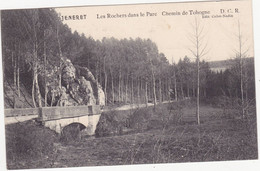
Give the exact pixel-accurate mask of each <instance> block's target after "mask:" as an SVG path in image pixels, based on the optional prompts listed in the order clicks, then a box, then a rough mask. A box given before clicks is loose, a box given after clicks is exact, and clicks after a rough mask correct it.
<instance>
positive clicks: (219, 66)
mask: <svg viewBox="0 0 260 171" xmlns="http://www.w3.org/2000/svg"><path fill="white" fill-rule="evenodd" d="M253 61H254V58H253V57H249V58H246V59H245V62H253ZM236 62H238V61H237V60H236V59H227V60H221V61H210V62H208V63H209V67H210V70H212V71H214V72H220V71H225V70H226V69H228V68H231V67H232V66H233V65H234V64H235V63H236Z"/></svg>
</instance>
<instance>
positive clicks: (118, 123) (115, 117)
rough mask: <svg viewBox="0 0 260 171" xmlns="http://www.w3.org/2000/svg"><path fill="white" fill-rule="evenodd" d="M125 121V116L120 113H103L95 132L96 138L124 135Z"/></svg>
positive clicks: (112, 111)
mask: <svg viewBox="0 0 260 171" xmlns="http://www.w3.org/2000/svg"><path fill="white" fill-rule="evenodd" d="M121 112H122V111H121ZM123 112H124V111H123ZM125 120H126V118H125V116H123V115H121V116H120V112H118V111H114V110H111V111H109V112H105V113H102V114H101V117H100V119H99V122H98V124H97V128H96V130H95V135H96V137H103V136H108V135H118V134H122V133H123V127H124V123H125Z"/></svg>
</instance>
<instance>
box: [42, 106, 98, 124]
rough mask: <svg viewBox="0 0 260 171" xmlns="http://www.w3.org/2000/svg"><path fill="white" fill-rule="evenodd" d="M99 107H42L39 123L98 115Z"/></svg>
mask: <svg viewBox="0 0 260 171" xmlns="http://www.w3.org/2000/svg"><path fill="white" fill-rule="evenodd" d="M100 113H101V110H100V106H99V105H92V106H63V107H59V106H58V107H42V108H40V110H39V118H38V119H39V121H49V120H57V119H64V118H74V117H80V116H85V115H96V114H100Z"/></svg>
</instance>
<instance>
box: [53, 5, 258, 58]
mask: <svg viewBox="0 0 260 171" xmlns="http://www.w3.org/2000/svg"><path fill="white" fill-rule="evenodd" d="M251 8H252V4H251V2H250V1H239V2H238V1H236V2H232V1H224V2H223V1H222V2H200V3H164V4H141V5H117V6H90V7H73V8H57V9H56V11H57V12H58V13H60V15H61V16H63V17H65V16H67V17H69V16H73V15H86V19H83V20H64V21H63V22H64V23H66V24H67V25H68V26H69V27H70V28H71V29H72V31H73V32H74V31H75V30H76V31H77V32H79V33H80V34H81V33H84V34H85V35H86V37H89V36H91V37H93V38H94V39H95V40H102V38H103V37H114V38H117V39H123V38H130V37H131V38H133V39H135V38H137V37H140V38H145V39H146V38H150V39H151V40H152V41H153V42H155V43H156V44H157V46H158V49H159V52H161V53H164V54H165V56H166V57H167V59H168V60H169V61H170V62H172V59H174V61H175V62H178V60H179V59H180V58H183V57H184V56H185V55H187V56H189V57H191V58H192V59H194V56H193V55H192V53H191V52H190V50H189V49H194V48H193V44H192V42H191V40H190V38H192V36H191V34H192V33H194V27H193V26H192V25H194V22H195V18H196V17H197V19H198V21H199V22H200V24H201V26H203V28H204V29H203V32H202V34H203V35H204V37H203V39H202V45H203V46H204V45H205V44H207V51H208V53H207V54H206V55H205V56H204V57H203V58H202V59H204V60H207V61H216V60H224V59H230V58H233V57H235V53H236V52H235V51H236V50H238V48H239V41H238V36H237V35H238V30H239V29H238V21H239V22H240V29H241V35H242V44H243V46H242V47H243V48H242V51H246V50H248V52H247V55H248V56H250V57H252V56H254V55H253V29H252V11H251ZM221 9H222V11H223V10H224V11H225V13H221ZM236 9H238V11H236ZM190 10H193V11H194V12H195V11H197V12H201V11H207V12H208V14H207V15H208V16H209V17H210V18H202V15H201V14H191V13H190V12H191V11H190ZM183 11H186V12H188V14H187V15H182V14H183ZM140 12H142V13H143V14H144V16H143V17H141V16H140ZM147 12H148V13H147ZM163 12H164V14H165V13H166V12H168V13H169V12H171V13H176V12H180V14H181V15H166V16H163ZM129 13H131V14H138V15H139V17H123V18H108V17H107V16H108V14H112V15H117V14H118V15H122V14H123V15H124V14H125V15H127V16H128V15H129ZM151 13H156V14H157V15H156V16H150V14H151ZM147 14H148V15H147ZM223 14H225V15H226V16H228V15H229V14H230V15H232V16H233V17H223ZM102 15H105V17H106V18H100V16H102ZM98 16H99V17H98ZM216 16H221V17H217V18H216ZM213 17H215V18H213Z"/></svg>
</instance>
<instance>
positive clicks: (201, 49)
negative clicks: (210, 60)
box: [189, 17, 208, 125]
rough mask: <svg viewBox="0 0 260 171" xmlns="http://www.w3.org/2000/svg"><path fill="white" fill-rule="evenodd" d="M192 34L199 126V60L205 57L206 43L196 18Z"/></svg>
mask: <svg viewBox="0 0 260 171" xmlns="http://www.w3.org/2000/svg"><path fill="white" fill-rule="evenodd" d="M192 29H193V33H192V34H191V35H190V37H189V38H190V41H191V43H192V48H189V50H190V52H191V53H192V54H193V56H194V57H195V58H196V64H197V66H196V69H197V107H196V116H197V123H198V125H199V124H200V110H199V109H200V60H201V58H202V57H203V56H205V55H206V54H207V53H208V51H207V43H205V42H204V37H205V35H204V34H203V31H204V27H203V26H202V25H201V23H200V21H198V18H197V17H195V22H194V24H193V25H192Z"/></svg>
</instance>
